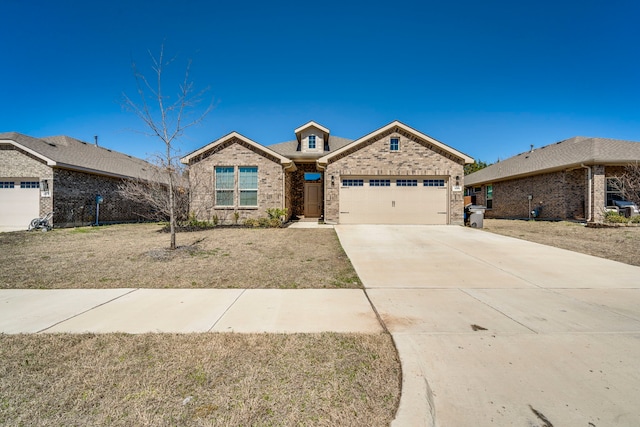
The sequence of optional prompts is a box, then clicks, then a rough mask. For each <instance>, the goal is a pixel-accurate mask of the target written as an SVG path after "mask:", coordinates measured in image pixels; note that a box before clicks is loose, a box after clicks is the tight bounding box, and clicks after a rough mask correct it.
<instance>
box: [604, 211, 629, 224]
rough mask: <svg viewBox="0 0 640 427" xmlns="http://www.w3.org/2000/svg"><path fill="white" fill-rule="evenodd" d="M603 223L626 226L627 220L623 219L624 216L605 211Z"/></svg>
mask: <svg viewBox="0 0 640 427" xmlns="http://www.w3.org/2000/svg"><path fill="white" fill-rule="evenodd" d="M604 222H610V223H613V224H626V223H627V222H629V218H627V217H625V216H624V215H620V214H619V213H618V212H615V211H606V212H605V213H604Z"/></svg>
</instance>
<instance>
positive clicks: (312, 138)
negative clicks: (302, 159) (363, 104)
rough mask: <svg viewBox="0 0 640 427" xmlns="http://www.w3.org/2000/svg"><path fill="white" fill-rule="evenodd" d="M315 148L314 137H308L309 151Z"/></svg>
mask: <svg viewBox="0 0 640 427" xmlns="http://www.w3.org/2000/svg"><path fill="white" fill-rule="evenodd" d="M315 148H316V136H315V135H309V149H310V150H315Z"/></svg>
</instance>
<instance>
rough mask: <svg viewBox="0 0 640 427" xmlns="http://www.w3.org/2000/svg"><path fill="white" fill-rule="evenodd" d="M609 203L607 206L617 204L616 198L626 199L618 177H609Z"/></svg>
mask: <svg viewBox="0 0 640 427" xmlns="http://www.w3.org/2000/svg"><path fill="white" fill-rule="evenodd" d="M606 193H607V194H606V196H607V204H606V206H615V201H616V200H624V196H623V194H622V183H621V182H620V180H619V179H618V178H607V192H606Z"/></svg>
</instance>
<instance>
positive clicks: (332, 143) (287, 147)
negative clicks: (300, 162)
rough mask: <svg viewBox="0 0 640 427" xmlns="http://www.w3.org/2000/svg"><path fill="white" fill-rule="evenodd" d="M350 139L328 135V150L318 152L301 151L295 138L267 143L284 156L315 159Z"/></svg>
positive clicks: (350, 140) (348, 141) (345, 143)
mask: <svg viewBox="0 0 640 427" xmlns="http://www.w3.org/2000/svg"><path fill="white" fill-rule="evenodd" d="M352 141H353V140H352V139H347V138H341V137H339V136H329V151H321V152H319V153H308V152H305V153H303V152H301V151H300V150H299V149H300V143H299V142H298V141H297V140H295V139H294V140H293V141H286V142H280V143H277V144H272V145H269V148H271V149H272V150H273V151H275V152H276V153H278V154H280V155H282V156H284V157H287V158H289V159H300V158H305V159H307V158H308V159H317V158H320V157H322V156H325V155H327V154H328V153H331V152H333V151H335V150H338V149H340V148H342V147H344V146H345V145H348V144H349V143H351V142H352Z"/></svg>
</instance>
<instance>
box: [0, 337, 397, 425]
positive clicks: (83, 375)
mask: <svg viewBox="0 0 640 427" xmlns="http://www.w3.org/2000/svg"><path fill="white" fill-rule="evenodd" d="M0 359H1V360H2V363H1V364H0V425H25V426H26V425H41V426H47V425H55V426H59V425H68V426H71V425H77V426H80V425H111V426H169V425H180V426H214V425H215V426H239V425H245V426H272V425H278V426H280V425H287V426H293V425H295V426H298V425H318V426H336V425H341V426H349V425H351V426H361V425H366V426H385V425H389V423H390V421H391V420H392V419H393V416H394V413H395V409H396V406H397V403H398V400H399V388H400V387H399V384H400V366H399V362H398V360H397V357H396V353H395V351H394V349H393V345H392V343H391V338H390V337H389V336H388V335H385V334H370V335H358V334H299V335H275V334H271V335H266V334H247V335H237V334H187V335H164V334H146V335H125V334H111V335H88V334H86V335H0Z"/></svg>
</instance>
